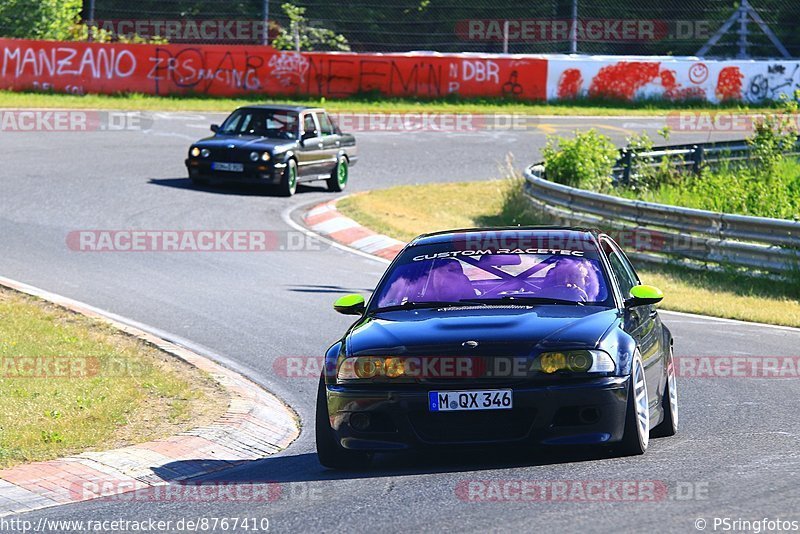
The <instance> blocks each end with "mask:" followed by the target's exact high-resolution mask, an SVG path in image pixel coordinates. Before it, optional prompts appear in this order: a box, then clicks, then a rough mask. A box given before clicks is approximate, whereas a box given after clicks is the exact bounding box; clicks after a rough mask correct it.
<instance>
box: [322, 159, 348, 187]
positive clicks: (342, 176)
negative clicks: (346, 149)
mask: <svg viewBox="0 0 800 534" xmlns="http://www.w3.org/2000/svg"><path fill="white" fill-rule="evenodd" d="M349 179H350V166H349V165H348V164H347V158H346V157H344V156H339V159H338V160H337V161H336V166H335V167H334V168H333V170H332V171H331V177H330V178H328V179H327V180H326V183H327V184H328V191H333V192H334V193H341V192H342V191H344V188H345V187H347V181H348V180H349Z"/></svg>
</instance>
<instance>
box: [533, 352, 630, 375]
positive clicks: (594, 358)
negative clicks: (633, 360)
mask: <svg viewBox="0 0 800 534" xmlns="http://www.w3.org/2000/svg"><path fill="white" fill-rule="evenodd" d="M539 369H540V370H541V371H542V372H543V373H547V374H553V373H556V372H558V371H567V372H569V373H613V372H614V370H615V369H616V365H614V360H613V359H612V358H611V356H610V355H609V354H608V353H606V352H603V351H602V350H568V351H559V352H543V353H542V354H541V355H539Z"/></svg>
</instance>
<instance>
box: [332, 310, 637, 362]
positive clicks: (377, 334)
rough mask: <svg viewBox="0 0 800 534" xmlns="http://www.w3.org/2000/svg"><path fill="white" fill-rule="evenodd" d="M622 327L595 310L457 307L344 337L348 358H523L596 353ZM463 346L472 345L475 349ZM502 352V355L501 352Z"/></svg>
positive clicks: (367, 321)
mask: <svg viewBox="0 0 800 534" xmlns="http://www.w3.org/2000/svg"><path fill="white" fill-rule="evenodd" d="M619 321H621V315H620V313H619V312H618V311H617V310H615V309H608V308H604V307H598V306H583V307H582V306H560V305H559V306H553V305H548V306H518V307H514V306H508V307H502V308H501V307H488V308H487V307H483V306H475V307H460V308H441V309H437V310H430V309H425V310H401V311H394V312H387V313H379V314H377V315H374V316H371V317H366V318H364V319H363V320H362V321H360V322H359V323H356V324H355V325H354V326H353V327H352V328H351V330H350V332H349V334H348V335H347V337H346V350H347V354H348V355H349V356H357V355H365V354H422V353H428V354H430V351H431V350H435V351H436V353H437V354H473V355H478V354H486V355H488V354H499V353H502V354H503V355H527V354H529V353H530V352H531V351H533V350H545V349H550V348H554V347H563V348H570V347H572V348H577V347H582V348H585V347H595V346H597V343H598V342H599V341H600V339H601V338H602V337H603V335H604V334H605V333H606V332H607V331H608V330H609V329H610V328H611V327H613V326H615V324H617V323H619ZM465 341H477V342H478V346H477V347H475V348H468V347H464V345H463V344H464V342H465ZM500 351H502V352H500Z"/></svg>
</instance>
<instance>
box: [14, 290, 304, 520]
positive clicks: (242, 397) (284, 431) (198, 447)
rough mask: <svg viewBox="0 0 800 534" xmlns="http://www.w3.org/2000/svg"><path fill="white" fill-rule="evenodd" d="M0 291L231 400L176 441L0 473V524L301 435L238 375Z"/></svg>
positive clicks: (107, 318)
mask: <svg viewBox="0 0 800 534" xmlns="http://www.w3.org/2000/svg"><path fill="white" fill-rule="evenodd" d="M0 285H2V286H5V287H7V288H10V289H13V290H15V291H19V292H22V293H26V294H28V295H33V296H36V297H39V298H41V299H43V300H46V301H48V302H51V303H53V304H57V305H59V306H62V307H64V308H67V309H68V310H71V311H73V312H76V313H80V314H82V315H85V316H87V317H91V318H93V319H97V320H100V321H102V322H104V323H106V324H109V325H111V326H113V327H114V328H117V329H119V330H121V331H123V332H125V333H127V334H129V335H131V336H134V337H136V338H138V339H141V340H143V341H145V342H147V343H149V344H152V345H155V346H157V347H158V348H159V349H161V350H163V351H165V352H167V353H169V354H171V355H173V356H175V357H176V358H180V359H181V360H183V361H185V362H187V363H189V364H191V365H193V366H195V367H197V368H198V369H200V370H202V371H204V372H206V373H208V375H210V376H211V377H212V378H213V379H214V380H216V381H217V382H218V383H219V384H220V385H221V386H222V387H223V388H224V389H225V390H226V392H227V393H228V395H229V396H230V402H229V405H228V409H227V411H226V413H225V414H224V415H222V416H221V417H220V418H219V419H218V420H217V421H215V422H214V423H212V424H210V425H208V426H204V427H199V428H195V429H192V430H189V431H187V432H183V433H181V434H178V435H176V436H172V437H169V438H165V439H160V440H156V441H151V442H148V443H141V444H138V445H132V446H130V447H123V448H121V449H115V450H111V451H104V452H85V453H82V454H78V455H76V456H70V457H67V458H60V459H57V460H51V461H47V462H36V463H30V464H24V465H19V466H16V467H11V468H8V469H3V470H0V517H2V516H6V515H9V514H16V513H20V512H26V511H30V510H37V509H40V508H47V507H51V506H57V505H60V504H66V503H73V502H79V501H85V500H91V499H94V498H98V497H110V496H113V495H115V494H121V493H124V492H126V491H132V490H140V489H145V488H147V487H155V486H162V485H166V484H169V483H172V482H179V481H183V480H187V479H191V478H194V477H198V476H202V475H206V474H209V473H213V472H216V471H220V470H222V469H227V468H229V467H232V466H234V465H237V464H241V463H244V462H247V461H252V460H257V459H260V458H263V457H265V456H269V455H270V454H274V453H276V452H278V451H280V450H283V449H285V448H286V447H288V446H289V444H290V443H291V442H292V441H294V440H295V439H296V438H297V437H298V436H299V435H300V427H299V424H298V418H297V415H296V414H295V413H294V412H293V411H292V410H291V408H289V407H288V406H286V405H285V404H283V403H282V402H281V401H280V400H279V399H278V398H277V397H275V396H274V395H272V394H271V393H268V392H267V391H264V390H263V389H262V388H261V387H260V386H258V385H256V384H255V383H253V382H251V381H249V380H248V379H247V378H245V377H244V376H242V375H240V374H238V373H235V372H233V371H231V370H229V369H226V368H225V367H223V366H221V365H219V364H218V363H216V362H214V361H212V360H210V359H208V358H206V357H204V356H200V355H199V354H197V353H195V352H193V351H190V350H189V349H186V348H184V347H180V346H178V345H176V344H174V343H170V342H169V341H166V340H164V339H161V338H159V337H157V336H155V335H153V334H150V333H148V332H145V331H144V330H141V329H139V328H135V327H133V326H130V325H127V324H124V323H122V322H120V321H119V320H117V319H114V318H112V317H111V314H109V313H107V312H103V311H102V310H98V309H97V308H94V307H92V306H88V305H86V304H83V303H80V302H77V301H75V300H72V299H69V298H66V297H62V296H60V295H55V294H53V293H49V292H47V291H44V290H41V289H38V288H35V287H33V286H29V285H27V284H23V283H20V282H17V281H14V280H10V279H8V278H3V277H0Z"/></svg>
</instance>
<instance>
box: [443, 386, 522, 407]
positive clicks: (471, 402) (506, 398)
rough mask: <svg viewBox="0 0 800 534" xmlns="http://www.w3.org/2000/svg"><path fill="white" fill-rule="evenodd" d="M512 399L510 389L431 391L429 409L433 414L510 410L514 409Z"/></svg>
mask: <svg viewBox="0 0 800 534" xmlns="http://www.w3.org/2000/svg"><path fill="white" fill-rule="evenodd" d="M512 398H513V394H512V390H510V389H491V390H482V391H477V390H471V391H430V392H428V409H429V410H430V411H432V412H458V411H469V410H510V409H511V408H512V407H513V399H512Z"/></svg>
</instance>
